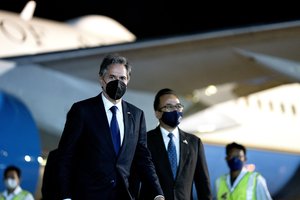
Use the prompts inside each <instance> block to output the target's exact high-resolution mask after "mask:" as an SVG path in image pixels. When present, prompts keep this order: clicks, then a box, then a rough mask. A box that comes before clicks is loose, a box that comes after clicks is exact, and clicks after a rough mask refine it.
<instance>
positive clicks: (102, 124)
mask: <svg viewBox="0 0 300 200" xmlns="http://www.w3.org/2000/svg"><path fill="white" fill-rule="evenodd" d="M95 105H96V109H93V110H94V116H95V117H94V119H96V121H97V122H98V123H97V126H98V128H97V130H99V131H98V132H99V134H97V135H98V136H99V137H100V138H101V140H103V139H104V140H106V141H107V143H108V144H109V148H110V149H111V150H112V151H113V152H112V154H113V155H115V151H114V145H113V142H112V138H111V133H110V128H109V123H108V121H107V116H106V111H105V108H104V104H103V101H102V98H101V95H98V96H97V97H96V103H95ZM102 113H103V114H102Z"/></svg>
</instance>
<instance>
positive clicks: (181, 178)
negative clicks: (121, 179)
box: [139, 88, 212, 200]
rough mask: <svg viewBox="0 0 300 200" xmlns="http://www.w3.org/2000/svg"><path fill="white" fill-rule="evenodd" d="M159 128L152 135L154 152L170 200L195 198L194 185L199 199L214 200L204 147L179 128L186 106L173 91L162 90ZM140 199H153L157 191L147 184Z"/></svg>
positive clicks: (156, 103)
mask: <svg viewBox="0 0 300 200" xmlns="http://www.w3.org/2000/svg"><path fill="white" fill-rule="evenodd" d="M154 110H155V115H156V118H157V119H158V120H159V126H158V127H156V128H155V129H154V130H151V131H149V132H148V134H147V136H148V138H147V140H148V148H149V150H150V151H151V155H152V159H153V162H154V165H155V169H156V173H157V175H158V178H159V181H160V184H161V187H162V189H163V192H164V195H165V198H166V199H167V200H189V199H192V187H193V182H194V184H195V188H196V191H197V196H198V199H212V193H211V188H210V179H209V174H208V169H207V164H206V158H205V154H204V149H203V144H202V142H201V140H200V139H199V138H198V137H196V136H195V135H192V134H189V133H186V132H184V131H182V130H180V129H179V128H178V125H179V123H180V120H181V118H182V111H183V105H182V104H181V103H180V101H179V99H178V97H177V95H176V94H175V92H174V91H172V90H171V89H167V88H166V89H162V90H160V91H159V92H158V93H157V94H156V96H155V100H154ZM141 180H142V185H141V190H140V196H139V199H150V198H149V196H150V195H149V194H152V193H153V192H154V191H153V190H152V189H151V187H150V186H149V185H148V183H146V182H145V183H144V182H143V180H144V177H143V176H141Z"/></svg>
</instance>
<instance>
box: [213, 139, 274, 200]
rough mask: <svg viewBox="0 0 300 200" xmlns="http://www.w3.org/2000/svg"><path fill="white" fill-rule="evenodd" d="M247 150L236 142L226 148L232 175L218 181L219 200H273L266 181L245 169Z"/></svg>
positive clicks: (257, 174)
mask: <svg viewBox="0 0 300 200" xmlns="http://www.w3.org/2000/svg"><path fill="white" fill-rule="evenodd" d="M246 160H247V159H246V148H245V147H244V146H243V145H240V144H237V143H235V142H233V143H230V144H228V145H227V146H226V162H227V164H228V167H229V169H230V173H228V174H225V175H223V176H221V177H219V178H218V179H217V181H216V191H217V200H239V199H243V200H271V199H272V198H271V195H270V193H269V190H268V188H267V184H266V180H265V179H264V178H263V177H262V175H260V174H259V173H257V172H254V171H249V170H248V169H247V168H246V167H245V163H246Z"/></svg>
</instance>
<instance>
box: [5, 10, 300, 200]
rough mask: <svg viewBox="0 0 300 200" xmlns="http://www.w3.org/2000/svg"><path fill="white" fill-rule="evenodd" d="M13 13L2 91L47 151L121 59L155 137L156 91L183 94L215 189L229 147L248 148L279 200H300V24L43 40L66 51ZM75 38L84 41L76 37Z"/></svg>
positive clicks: (187, 120) (187, 122) (188, 125)
mask: <svg viewBox="0 0 300 200" xmlns="http://www.w3.org/2000/svg"><path fill="white" fill-rule="evenodd" d="M1 13H7V12H2V11H1ZM7 14H8V13H7ZM10 15H11V16H10ZM10 15H6V18H5V20H4V22H5V23H3V18H1V19H0V20H2V21H1V27H2V29H1V30H0V43H1V44H4V43H5V44H6V47H5V48H3V49H1V50H0V57H1V58H2V61H1V62H0V91H2V92H3V95H4V96H6V95H7V96H13V97H15V98H17V99H18V100H20V101H21V102H23V103H24V105H26V107H27V108H28V110H29V111H30V113H31V114H32V117H33V119H34V122H35V123H36V124H37V127H38V131H39V132H40V135H39V137H40V139H41V147H42V150H43V152H44V153H45V154H47V153H48V151H50V150H52V149H54V148H56V147H57V144H58V140H59V138H60V135H61V133H62V130H63V127H64V123H65V119H66V113H67V111H68V110H69V108H70V106H71V105H72V103H74V102H75V101H78V100H81V99H84V98H88V97H91V96H94V95H97V94H98V93H99V92H100V91H101V89H100V85H99V83H98V71H99V64H100V62H101V60H102V59H103V57H104V56H105V55H107V54H108V53H112V52H117V53H120V54H121V55H124V56H126V57H128V58H129V60H130V62H131V64H132V65H133V75H132V79H131V81H130V83H129V87H128V88H129V89H128V92H127V93H126V95H125V97H124V98H125V99H126V100H128V101H129V102H132V103H133V104H135V105H137V106H139V107H140V108H142V109H143V110H144V111H145V116H146V122H147V128H148V130H149V129H152V128H154V127H155V126H156V125H157V120H156V119H155V117H154V111H153V99H154V95H155V93H156V92H157V91H158V90H159V89H161V88H166V87H169V88H172V89H174V90H176V91H177V93H178V94H179V95H180V97H181V100H182V101H183V104H185V112H184V118H183V121H182V123H181V125H180V127H181V128H182V129H183V130H186V131H189V132H191V133H194V134H196V135H198V136H199V137H200V138H201V139H202V140H203V141H204V143H205V150H206V155H207V160H208V166H209V170H210V175H211V180H212V185H213V180H215V178H216V177H217V176H219V175H221V174H222V173H225V172H227V168H226V163H225V161H224V158H225V149H224V147H225V145H226V144H227V143H229V142H232V141H236V142H239V143H242V144H244V145H245V146H246V147H249V151H248V161H249V163H253V164H254V165H255V167H256V169H257V170H258V171H259V172H261V173H262V174H263V175H264V176H265V178H266V179H267V182H268V186H269V188H270V191H271V194H272V196H273V197H276V198H277V197H278V198H281V199H282V198H283V199H295V197H296V199H297V198H299V196H300V195H299V192H297V191H300V190H299V185H300V184H299V180H300V179H299V173H300V169H299V168H300V156H299V155H300V145H299V144H300V143H299V142H298V141H300V140H299V139H300V136H299V133H300V127H299V125H298V124H299V119H300V118H299V103H298V102H297V100H298V99H299V98H297V97H299V89H300V88H299V84H298V82H299V80H300V70H299V69H300V64H299V63H300V21H293V22H285V23H278V24H269V25H262V26H253V27H244V28H239V29H230V30H223V31H216V32H208V33H200V34H194V35H188V36H179V37H171V38H162V39H153V40H148V41H138V40H136V41H134V40H129V41H128V42H126V40H122V44H120V43H118V44H116V43H106V44H103V43H101V42H100V41H99V42H98V43H97V42H92V43H84V45H82V43H81V42H74V43H73V42H71V43H70V44H76V46H69V47H62V48H55V49H51V48H49V49H47V48H46V46H48V45H45V48H42V47H41V46H43V45H38V44H40V43H39V41H42V44H49V45H50V46H51V45H52V44H57V46H59V45H60V44H64V43H61V42H58V43H55V40H56V39H57V38H54V37H53V38H52V37H46V36H48V35H51V36H54V35H55V34H56V31H55V28H56V27H57V26H56V25H57V24H56V23H53V24H51V23H49V24H48V23H47V25H46V24H44V21H43V20H41V21H36V23H38V22H40V24H39V25H38V24H36V25H37V26H35V24H34V23H32V22H34V21H35V18H32V20H29V21H27V22H24V21H21V19H18V17H17V16H13V14H10ZM0 17H2V15H0ZM77 22H78V21H77ZM5 24H6V25H5ZM20 24H21V25H20ZM79 24H80V23H77V25H76V26H77V27H81V28H82V27H83V26H82V25H79ZM4 25H5V26H4ZM48 25H49V27H50V25H51V27H52V28H49V29H48ZM52 25H53V26H52ZM31 26H32V27H34V29H32V28H30V27H31ZM42 26H43V27H44V28H43V29H37V27H42ZM61 26H64V25H61ZM3 27H4V28H3ZM17 27H18V28H17ZM19 27H22V28H21V29H19ZM35 27H36V28H35ZM3 30H5V31H3ZM20 30H23V32H22V31H20ZM32 30H34V31H33V32H32ZM37 30H43V31H37ZM68 31H71V32H72V31H74V30H73V29H72V28H68V29H66V30H63V29H61V32H60V34H59V35H60V37H61V38H64V34H65V33H67V35H68V34H69V32H68ZM36 32H37V33H39V34H37V35H38V37H36V35H35V34H34V33H36ZM7 33H10V34H9V35H7ZM24 33H26V34H24ZM40 33H41V34H40ZM73 33H74V38H78V37H75V36H76V35H77V34H79V32H78V33H75V32H73ZM10 35H12V37H11V38H10ZM24 35H26V37H23V36H24ZM79 35H80V34H79ZM42 36H43V37H42ZM69 36H70V37H66V38H65V40H67V39H71V36H72V34H70V35H69ZM24 38H25V39H24ZM26 38H27V39H26ZM14 39H16V40H15V41H14V42H15V43H14V44H8V43H9V42H12V41H13V40H14ZM39 39H41V40H39ZM74 40H76V39H74ZM18 41H19V43H18ZM77 41H81V40H77ZM84 41H86V40H84ZM133 41H134V42H133ZM66 44H67V42H66ZM87 44H91V45H94V44H95V46H96V47H92V48H90V47H89V48H87V46H88V45H87ZM107 44H114V45H107ZM2 47H3V46H2V45H1V47H0V48H2ZM0 100H1V99H0ZM3 102H4V101H3ZM0 103H1V101H0ZM0 105H1V104H0ZM0 108H1V106H0ZM0 111H1V109H0ZM3 112H4V111H3ZM0 113H1V112H0ZM4 113H12V111H10V112H8V110H6V111H5V112H4ZM0 117H1V115H0ZM3 127H4V128H7V126H4V125H3ZM0 128H1V127H0ZM0 130H1V129H0ZM4 130H6V129H4ZM16 135H17V134H16ZM1 152H6V151H1V149H0V153H1ZM3 155H4V154H3ZM5 155H6V154H5ZM0 156H1V154H0ZM0 164H1V163H0ZM217 166H218V167H217ZM293 177H296V179H295V178H293ZM25 179H26V177H25ZM288 189H293V190H292V191H290V190H288ZM297 189H298V190H297ZM38 195H39V194H37V196H38ZM282 195H283V196H282ZM284 195H285V196H284Z"/></svg>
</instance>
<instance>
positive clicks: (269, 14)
mask: <svg viewBox="0 0 300 200" xmlns="http://www.w3.org/2000/svg"><path fill="white" fill-rule="evenodd" d="M26 2H27V0H0V9H3V10H10V11H15V12H20V11H21V10H22V8H23V7H24V5H25V4H26ZM36 2H37V8H36V11H35V16H37V17H42V18H48V19H53V20H58V21H64V20H68V19H72V18H75V17H78V16H82V15H87V14H100V15H106V16H109V17H112V18H113V19H115V20H117V21H119V22H120V23H121V24H123V25H124V26H125V27H127V28H128V29H129V30H130V31H131V32H133V33H134V34H135V35H136V36H137V37H138V39H149V38H155V37H166V36H175V35H182V34H192V33H199V32H206V31H211V30H221V29H225V28H236V27H243V26H247V25H260V24H266V23H271V22H283V21H288V20H297V19H298V20H300V12H299V9H297V8H298V6H296V5H295V4H296V1H295V2H294V3H293V4H291V3H290V2H288V1H280V2H279V1H278V3H276V2H277V1H273V2H272V3H266V2H265V3H263V2H264V1H263V0H261V1H260V2H255V1H249V0H248V1H240V3H233V2H230V1H220V2H222V3H220V2H219V1H201V0H198V1H192V0H181V2H178V0H177V1H170V0H151V1H150V0H140V1H138V0H123V1H115V0H106V1H102V0H37V1H36ZM224 2H226V3H224ZM291 2H292V1H291Z"/></svg>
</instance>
